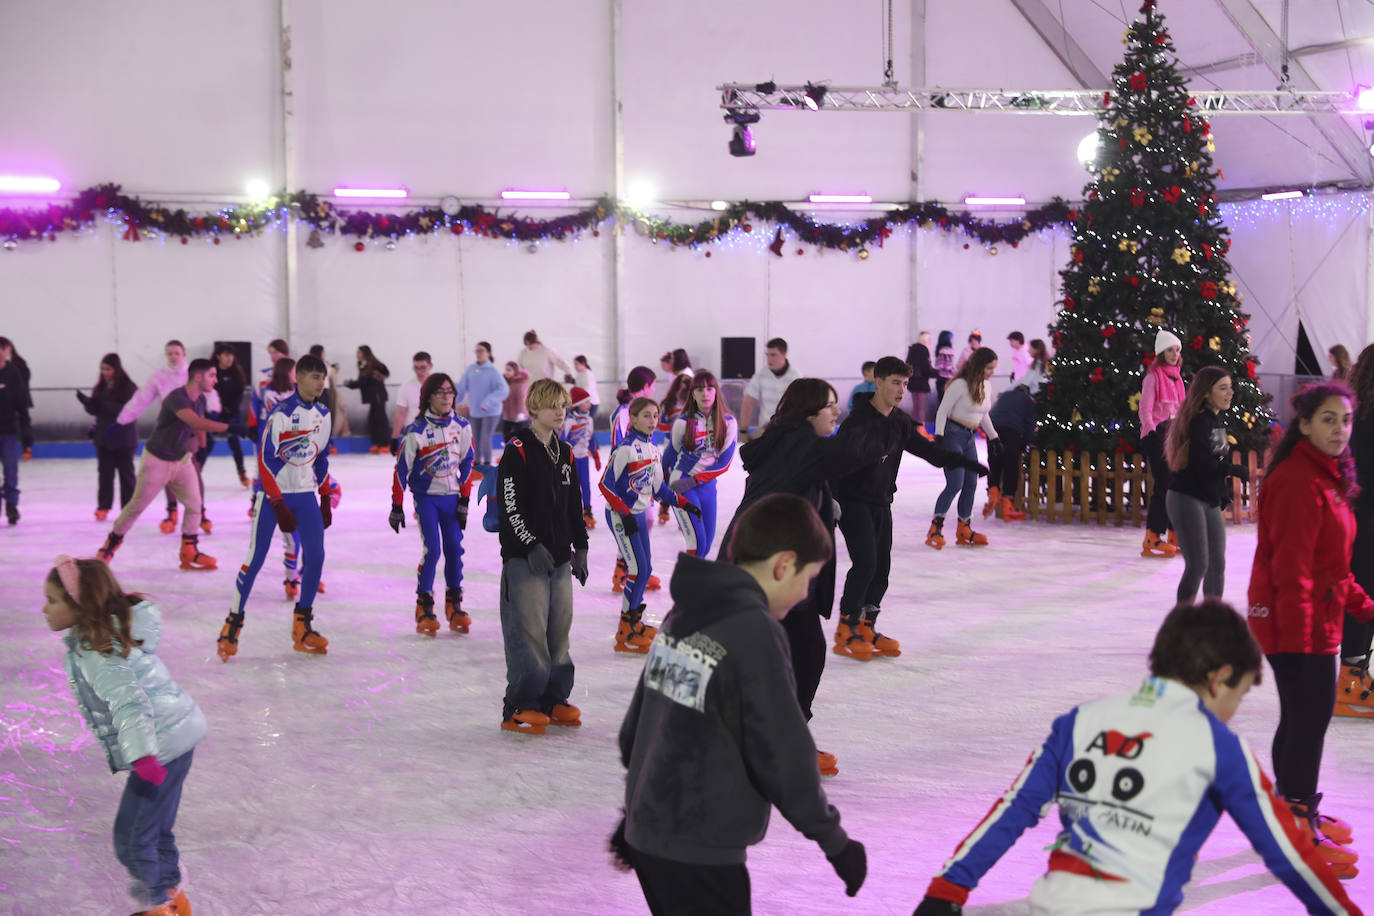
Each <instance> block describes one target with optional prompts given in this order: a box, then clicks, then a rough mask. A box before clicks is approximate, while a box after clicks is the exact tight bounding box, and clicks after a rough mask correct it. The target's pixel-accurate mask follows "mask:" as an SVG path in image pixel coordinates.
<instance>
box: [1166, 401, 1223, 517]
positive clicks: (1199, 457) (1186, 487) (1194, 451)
mask: <svg viewBox="0 0 1374 916" xmlns="http://www.w3.org/2000/svg"><path fill="white" fill-rule="evenodd" d="M1230 473H1231V444H1230V442H1229V441H1228V440H1227V438H1226V421H1225V420H1224V419H1222V417H1221V414H1215V413H1212V411H1210V410H1208V409H1206V408H1203V409H1202V410H1200V411H1198V414H1197V416H1195V417H1193V422H1191V423H1189V424H1188V465H1187V467H1185V468H1183V469H1182V470H1179V471H1174V472H1173V473H1172V475H1171V476H1170V478H1169V489H1170V490H1177V491H1178V492H1180V493H1186V494H1187V495H1189V496H1191V497H1193V498H1194V499H1200V500H1202V501H1203V502H1205V503H1206V504H1207V505H1209V506H1221V507H1223V508H1224V507H1226V506H1229V505H1230V504H1231V493H1230V487H1229V485H1228V483H1229V482H1228V481H1227V479H1226V478H1227V476H1228V475H1229V474H1230Z"/></svg>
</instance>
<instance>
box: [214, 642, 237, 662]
mask: <svg viewBox="0 0 1374 916" xmlns="http://www.w3.org/2000/svg"><path fill="white" fill-rule="evenodd" d="M215 652H216V654H218V655H219V660H220V661H222V662H227V661H229V659H231V658H233V657H234V656H235V655H238V654H239V647H238V646H235V645H228V646H220V647H219V648H218V649H216V650H215Z"/></svg>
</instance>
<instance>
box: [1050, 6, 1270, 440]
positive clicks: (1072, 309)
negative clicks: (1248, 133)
mask: <svg viewBox="0 0 1374 916" xmlns="http://www.w3.org/2000/svg"><path fill="white" fill-rule="evenodd" d="M1154 6H1155V4H1154V0H1146V2H1145V5H1144V6H1143V7H1142V8H1141V12H1142V13H1144V14H1145V16H1144V18H1143V19H1141V20H1138V21H1137V22H1135V23H1134V24H1133V25H1132V26H1131V28H1130V29H1129V31H1127V33H1126V38H1125V43H1126V46H1127V47H1126V55H1125V58H1124V59H1123V60H1122V61H1121V63H1119V64H1117V66H1116V68H1115V69H1114V70H1113V72H1112V83H1113V86H1112V89H1111V90H1110V91H1108V92H1107V93H1104V96H1103V105H1104V106H1105V108H1106V113H1105V114H1104V115H1103V116H1102V120H1101V122H1100V124H1099V126H1098V131H1097V136H1098V140H1099V153H1098V156H1097V161H1096V163H1095V166H1094V178H1093V181H1092V182H1091V183H1089V184H1088V185H1087V187H1086V188H1085V189H1084V196H1085V198H1086V199H1085V201H1084V203H1083V206H1082V208H1081V209H1080V210H1078V211H1076V212H1074V213H1071V214H1070V216H1071V218H1072V220H1073V246H1072V260H1071V261H1070V262H1069V264H1068V266H1067V267H1066V268H1065V269H1064V270H1062V271H1060V276H1061V277H1062V278H1063V294H1064V298H1063V299H1062V300H1061V301H1060V303H1059V305H1060V312H1059V315H1058V318H1057V320H1056V321H1055V323H1054V324H1053V325H1052V326H1051V327H1050V332H1051V335H1052V338H1053V343H1054V349H1055V357H1054V360H1053V363H1052V367H1053V374H1052V375H1051V377H1050V384H1048V385H1047V386H1046V387H1045V389H1044V391H1042V392H1041V394H1040V396H1039V398H1038V399H1037V400H1038V404H1039V412H1040V428H1039V434H1038V443H1039V445H1040V447H1041V448H1045V449H1056V450H1058V451H1061V452H1063V451H1072V450H1078V451H1087V452H1098V451H1103V452H1107V453H1114V452H1125V453H1129V452H1131V451H1134V449H1135V447H1136V445H1137V442H1138V439H1139V433H1140V421H1139V417H1138V416H1137V414H1136V407H1137V406H1138V404H1139V402H1140V401H1139V399H1140V383H1141V379H1142V377H1143V374H1144V372H1145V370H1146V369H1147V368H1148V367H1149V365H1150V363H1151V362H1153V361H1154V352H1153V351H1154V339H1155V334H1156V333H1157V332H1158V330H1159V329H1160V328H1165V329H1168V330H1170V331H1172V332H1173V333H1174V334H1176V335H1178V338H1179V339H1180V340H1181V341H1182V342H1183V374H1184V378H1185V380H1187V379H1191V377H1192V375H1193V374H1194V373H1195V372H1197V370H1198V369H1200V368H1202V367H1203V366H1207V365H1220V366H1222V367H1224V368H1225V369H1226V370H1227V371H1228V372H1230V373H1231V378H1232V383H1233V386H1234V388H1235V397H1234V399H1233V401H1232V404H1231V408H1230V409H1229V410H1228V411H1227V412H1226V414H1225V415H1224V418H1225V420H1226V424H1227V427H1228V429H1229V431H1230V435H1231V438H1232V440H1233V441H1234V442H1235V444H1237V445H1238V446H1240V447H1241V448H1243V449H1253V448H1262V447H1263V443H1264V442H1265V440H1266V437H1267V436H1268V431H1269V430H1268V427H1269V421H1270V416H1269V411H1268V409H1267V408H1266V407H1265V404H1266V403H1267V402H1268V400H1269V396H1268V395H1266V394H1264V393H1263V392H1261V391H1260V389H1259V385H1258V384H1257V383H1256V380H1255V379H1256V375H1255V370H1256V367H1257V366H1258V364H1259V361H1258V360H1257V359H1256V358H1255V357H1254V356H1253V355H1252V354H1251V353H1250V352H1249V346H1248V344H1249V336H1248V335H1247V334H1246V331H1245V326H1246V322H1247V321H1248V319H1249V316H1248V315H1246V314H1244V313H1243V312H1241V311H1240V298H1241V297H1240V294H1239V293H1237V292H1236V286H1235V284H1234V283H1233V282H1231V280H1230V279H1229V275H1230V267H1229V265H1228V264H1227V262H1226V255H1227V252H1228V251H1229V250H1230V248H1231V240H1230V238H1229V237H1228V236H1229V233H1228V231H1227V229H1226V227H1225V226H1224V225H1223V224H1222V222H1221V219H1220V216H1219V215H1218V212H1217V199H1216V196H1215V192H1216V179H1217V171H1216V168H1215V167H1214V165H1213V163H1212V155H1211V154H1212V152H1213V150H1214V149H1215V147H1214V145H1213V143H1212V132H1211V128H1210V126H1209V125H1208V123H1207V119H1206V117H1205V116H1204V113H1203V112H1202V111H1200V110H1199V109H1198V107H1197V103H1196V100H1195V99H1193V98H1192V97H1191V96H1190V95H1189V94H1188V87H1187V86H1186V85H1185V84H1184V82H1183V80H1182V78H1181V77H1180V76H1179V74H1178V58H1177V56H1176V54H1175V52H1174V46H1173V44H1172V42H1171V41H1170V38H1169V33H1168V31H1166V30H1165V27H1164V17H1163V16H1161V15H1159V13H1158V12H1157V11H1156V10H1155V8H1154Z"/></svg>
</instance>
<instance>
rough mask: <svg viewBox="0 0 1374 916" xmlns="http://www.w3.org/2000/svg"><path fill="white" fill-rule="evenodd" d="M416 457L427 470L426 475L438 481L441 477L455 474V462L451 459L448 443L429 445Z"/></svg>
mask: <svg viewBox="0 0 1374 916" xmlns="http://www.w3.org/2000/svg"><path fill="white" fill-rule="evenodd" d="M415 457H416V460H417V461H418V463H419V464H420V465H421V466H422V467H423V468H424V469H425V473H426V474H428V475H429V476H430V477H433V478H435V479H436V480H437V479H439V478H441V477H447V476H449V475H450V474H452V473H453V462H452V460H451V459H450V458H449V453H448V443H447V442H439V443H436V444H435V445H427V446H425V447H424V448H423V449H421V450H420V454H419V455H417V456H415Z"/></svg>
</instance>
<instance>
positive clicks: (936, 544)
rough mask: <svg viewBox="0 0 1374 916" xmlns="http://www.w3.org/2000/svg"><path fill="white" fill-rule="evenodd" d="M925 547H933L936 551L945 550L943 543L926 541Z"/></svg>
mask: <svg viewBox="0 0 1374 916" xmlns="http://www.w3.org/2000/svg"><path fill="white" fill-rule="evenodd" d="M926 546H927V547H933V548H934V549H936V550H944V549H945V544H944V541H926Z"/></svg>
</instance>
